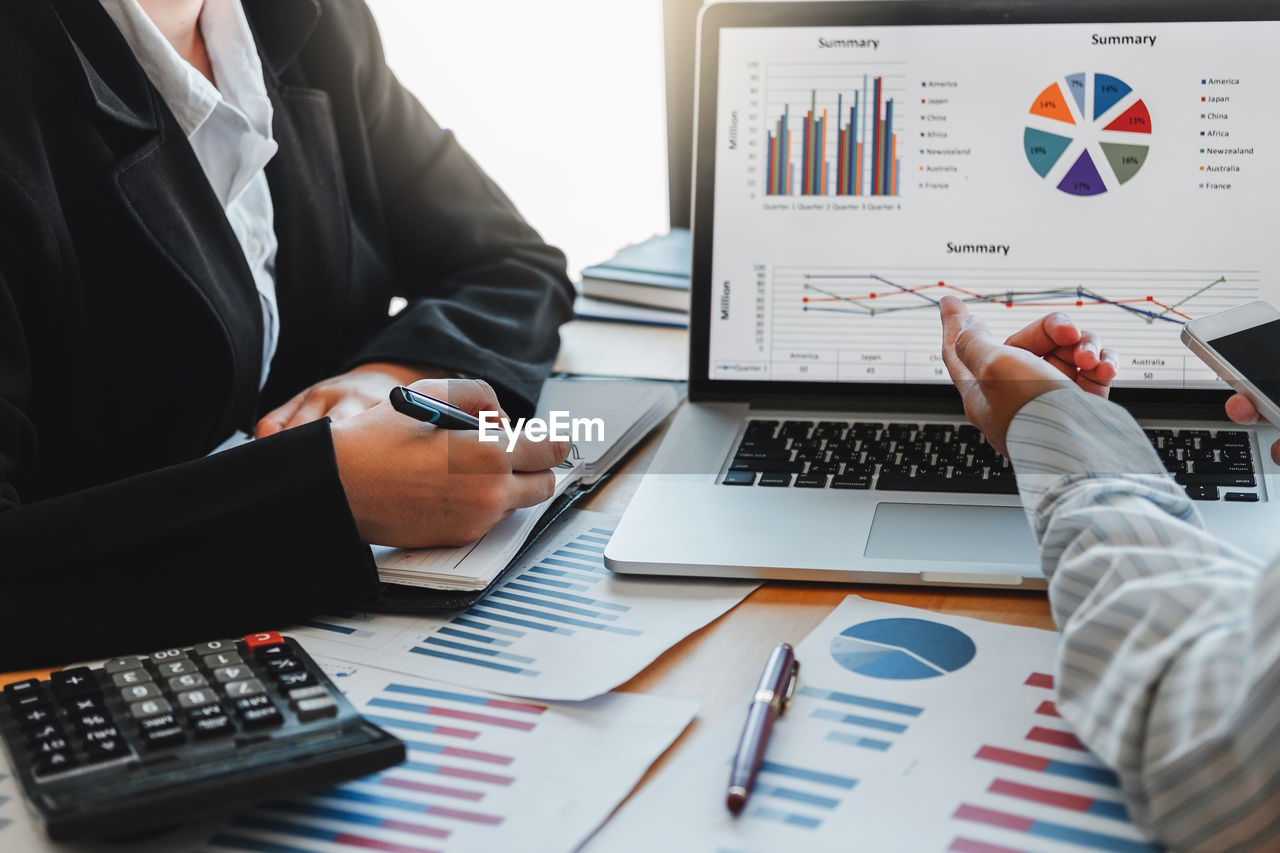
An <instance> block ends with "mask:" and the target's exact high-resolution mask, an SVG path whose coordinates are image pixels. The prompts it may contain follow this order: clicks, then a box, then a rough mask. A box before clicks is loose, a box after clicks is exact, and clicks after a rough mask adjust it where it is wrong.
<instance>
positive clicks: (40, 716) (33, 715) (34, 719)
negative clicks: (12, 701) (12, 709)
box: [16, 702, 57, 729]
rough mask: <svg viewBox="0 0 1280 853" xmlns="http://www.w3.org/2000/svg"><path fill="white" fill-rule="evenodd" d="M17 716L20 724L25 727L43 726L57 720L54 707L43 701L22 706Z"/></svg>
mask: <svg viewBox="0 0 1280 853" xmlns="http://www.w3.org/2000/svg"><path fill="white" fill-rule="evenodd" d="M16 716H17V718H18V725H20V726H22V728H23V729H36V728H41V727H43V726H47V725H49V724H50V723H52V722H54V721H55V720H57V717H56V716H55V715H54V713H53V708H52V707H51V706H49V705H46V704H45V703H43V702H41V703H40V704H38V705H36V704H31V705H28V706H26V707H24V708H22V709H21V710H20V711H18V713H17V714H16Z"/></svg>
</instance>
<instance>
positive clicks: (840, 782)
mask: <svg viewBox="0 0 1280 853" xmlns="http://www.w3.org/2000/svg"><path fill="white" fill-rule="evenodd" d="M760 772H761V773H773V774H775V775H778V776H790V777H791V778H792V779H803V780H805V781H806V782H817V783H818V784H819V785H830V786H832V787H833V788H841V789H843V790H846V791H849V790H852V789H853V786H854V785H857V784H858V780H857V779H850V778H849V777H848V776H837V775H835V774H834V773H823V772H821V771H818V770H806V769H805V768H803V767H792V766H791V765H789V764H779V763H778V762H776V761H765V762H762V763H761V765H760Z"/></svg>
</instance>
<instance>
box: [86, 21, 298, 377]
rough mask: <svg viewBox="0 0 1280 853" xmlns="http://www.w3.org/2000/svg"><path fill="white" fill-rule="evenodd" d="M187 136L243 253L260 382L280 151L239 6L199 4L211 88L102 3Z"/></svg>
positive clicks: (162, 42)
mask: <svg viewBox="0 0 1280 853" xmlns="http://www.w3.org/2000/svg"><path fill="white" fill-rule="evenodd" d="M100 2H101V3H102V6H103V8H104V9H105V10H106V12H107V14H108V15H110V16H111V19H112V20H113V21H115V23H116V26H117V27H119V28H120V32H121V34H122V35H123V36H124V38H125V40H126V41H127V42H128V43H129V46H130V47H131V48H132V49H133V54H134V56H135V57H136V58H137V60H138V63H139V64H140V65H141V66H142V69H143V71H145V72H146V74H147V77H148V78H149V79H150V80H151V84H152V85H153V86H155V87H156V89H157V91H159V93H160V96H161V97H162V98H164V102H165V103H166V104H167V105H168V107H169V110H170V111H171V112H172V113H173V115H174V118H176V119H177V120H178V125H179V126H180V127H181V128H182V131H183V133H185V134H186V136H187V140H188V141H189V142H190V143H191V148H192V150H194V151H195V155H196V159H197V160H199V161H200V166H201V168H202V169H203V170H204V174H205V177H206V178H208V179H209V185H210V186H211V187H212V188H213V192H214V194H215V195H216V196H217V197H218V201H219V202H221V203H222V208H223V210H224V211H225V212H226V215H227V221H228V222H229V223H230V224H231V230H232V231H233V232H235V235H236V239H237V240H238V241H239V243H240V248H241V249H242V250H243V251H244V257H245V260H246V261H247V262H248V264H249V271H250V272H251V273H252V274H253V282H254V285H255V286H256V287H257V290H258V301H259V302H260V303H261V305H262V328H263V335H262V374H261V376H260V378H259V385H258V387H259V388H261V387H262V386H263V385H265V384H266V382H267V375H268V373H269V372H270V369H271V359H272V357H273V356H274V355H275V352H276V345H277V343H278V342H279V339H280V315H279V309H278V306H277V304H276V283H275V262H276V248H277V243H276V234H275V211H274V209H273V208H272V205H271V190H270V188H269V187H268V186H267V175H266V172H265V171H264V170H265V168H266V165H267V163H268V162H269V161H270V160H271V158H272V157H273V156H274V155H275V153H276V151H277V149H278V146H277V145H276V142H275V140H274V139H273V138H272V135H271V115H272V110H271V101H270V99H269V98H268V97H267V88H266V84H265V83H264V82H263V76H262V62H261V60H260V59H259V58H258V51H257V48H256V46H255V44H254V40H253V34H252V32H250V30H249V23H248V21H247V20H246V19H245V16H244V9H243V8H242V7H241V5H240V0H205V2H204V7H203V9H202V11H201V13H200V31H201V32H202V33H203V34H204V40H205V46H206V48H207V49H208V51H209V61H210V63H211V64H212V66H213V74H214V78H215V79H216V80H217V82H218V85H217V86H216V87H215V86H214V85H213V84H212V83H210V82H209V80H208V79H207V78H206V77H205V76H204V75H203V74H201V73H200V72H199V71H198V70H196V68H195V67H194V66H193V65H191V64H190V63H189V62H187V61H186V60H185V59H183V58H182V57H181V56H180V55H179V54H178V51H177V50H175V49H174V47H173V45H172V44H170V43H169V41H168V39H166V38H165V37H164V35H163V34H162V33H161V32H160V30H159V29H158V28H157V27H156V25H155V24H154V23H152V21H151V19H150V18H149V17H147V14H146V12H144V11H143V10H142V7H141V6H139V5H138V2H137V0H100Z"/></svg>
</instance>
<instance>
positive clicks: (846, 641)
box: [831, 619, 977, 681]
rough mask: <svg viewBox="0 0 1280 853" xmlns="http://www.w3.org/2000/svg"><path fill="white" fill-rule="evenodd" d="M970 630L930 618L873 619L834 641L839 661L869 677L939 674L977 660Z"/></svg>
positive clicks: (920, 676) (886, 677)
mask: <svg viewBox="0 0 1280 853" xmlns="http://www.w3.org/2000/svg"><path fill="white" fill-rule="evenodd" d="M976 653H977V647H976V646H975V645H974V644H973V640H971V639H970V638H969V635H968V634H966V633H964V632H963V631H960V630H958V629H956V628H952V627H951V626H950V625H943V624H942V623H940V622H931V621H929V620H928V619H874V620H872V621H869V622H859V623H858V624H856V625H851V626H849V627H848V628H845V629H844V630H843V631H841V632H840V633H839V634H837V635H836V636H835V637H833V638H832V640H831V657H832V658H833V659H834V660H835V662H836V663H838V664H839V665H840V666H842V667H844V668H845V669H847V670H849V671H850V672H855V673H857V674H858V675H865V676H868V677H870V678H885V679H891V680H897V681H902V680H911V679H920V678H937V677H938V676H940V675H946V674H947V673H949V672H955V671H956V670H958V669H960V668H961V667H963V666H964V665H965V664H967V663H969V662H970V661H971V660H973V656H974V655H975V654H976Z"/></svg>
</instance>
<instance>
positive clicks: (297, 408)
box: [253, 362, 448, 438]
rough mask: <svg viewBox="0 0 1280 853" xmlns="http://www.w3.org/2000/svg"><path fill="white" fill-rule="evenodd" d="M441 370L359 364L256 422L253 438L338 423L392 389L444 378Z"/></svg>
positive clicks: (404, 365)
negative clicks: (323, 422)
mask: <svg viewBox="0 0 1280 853" xmlns="http://www.w3.org/2000/svg"><path fill="white" fill-rule="evenodd" d="M447 376H448V374H447V373H445V372H444V371H443V370H438V369H436V368H433V367H419V366H416V365H409V364H391V363H389V362H378V363H373V364H362V365H360V366H359V367H356V368H354V369H352V370H349V371H347V372H346V373H343V374H340V375H338V376H334V377H332V378H331V379H326V380H324V381H323V382H317V383H316V384H315V385H312V386H311V387H310V388H307V389H306V390H305V391H302V392H300V393H298V394H296V395H295V396H294V397H293V399H291V400H289V402H287V403H285V404H284V405H283V406H281V407H280V408H278V409H276V410H275V411H273V412H271V413H270V414H268V415H267V416H266V417H264V418H263V419H262V420H260V421H258V426H257V427H256V428H255V429H254V431H253V432H254V438H266V437H267V436H269V435H275V434H276V433H278V432H280V430H282V429H289V428H290V427H296V426H301V425H302V424H307V423H311V422H312V421H318V420H320V419H321V418H325V417H327V418H329V419H330V420H332V421H335V422H336V421H340V420H343V419H344V418H349V417H352V416H353V415H358V414H360V413H361V412H363V411H365V410H366V409H371V408H373V407H374V406H376V405H378V404H379V403H382V402H385V401H386V399H387V395H388V394H390V393H391V389H392V388H395V387H396V386H397V385H409V384H412V383H414V382H417V381H418V380H419V379H444V378H446V377H447Z"/></svg>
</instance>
